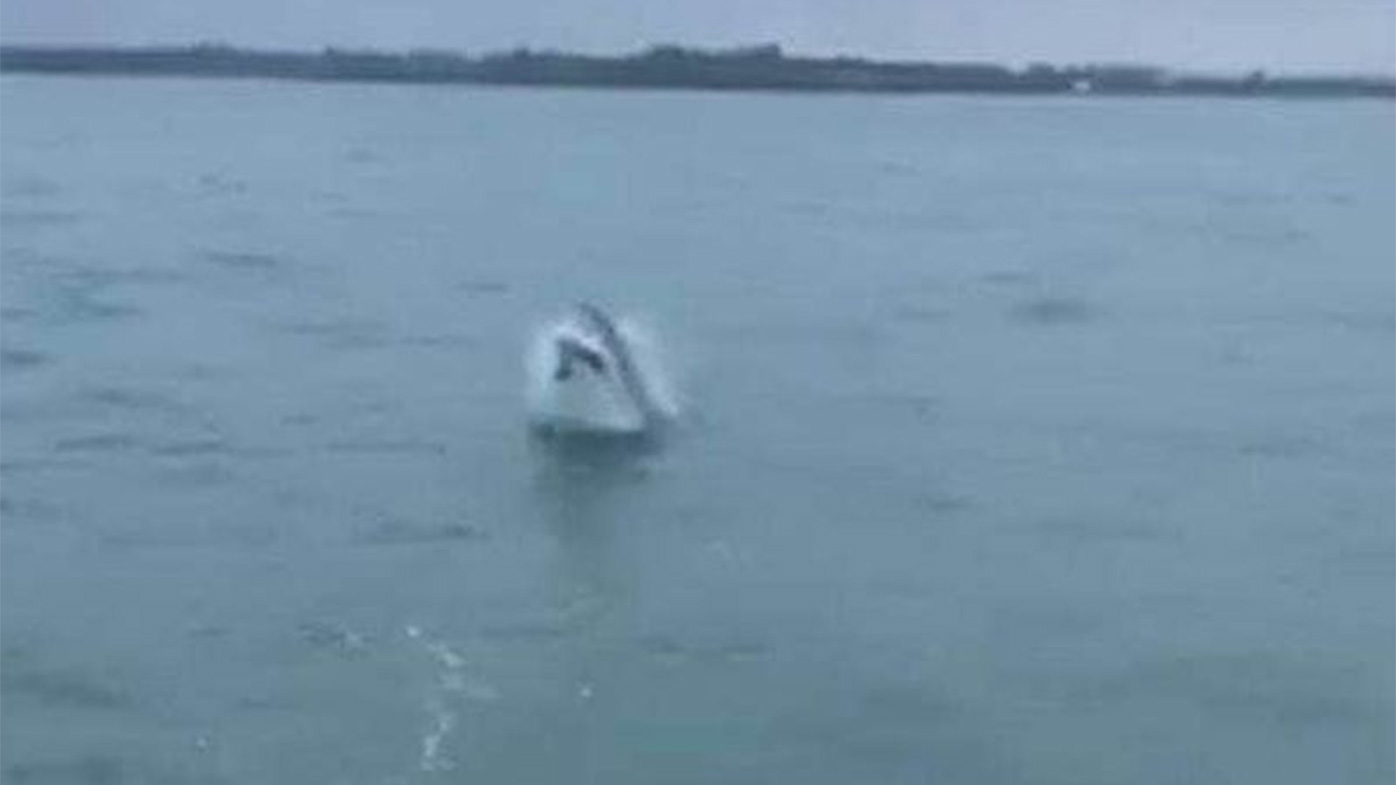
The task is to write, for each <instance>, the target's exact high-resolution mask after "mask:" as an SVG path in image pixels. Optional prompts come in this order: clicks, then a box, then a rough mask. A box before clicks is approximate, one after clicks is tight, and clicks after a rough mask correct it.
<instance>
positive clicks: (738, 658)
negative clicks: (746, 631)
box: [637, 633, 770, 664]
mask: <svg viewBox="0 0 1396 785" xmlns="http://www.w3.org/2000/svg"><path fill="white" fill-rule="evenodd" d="M637 643H638V644H639V647H640V650H641V651H643V652H645V653H646V654H648V655H650V656H652V657H655V658H657V659H660V660H664V661H669V662H678V661H687V662H702V663H709V664H729V663H739V662H749V661H751V660H756V659H760V658H762V657H765V656H766V655H768V654H769V653H770V649H769V648H768V647H767V646H766V645H765V644H762V643H759V642H757V641H751V640H741V639H736V640H723V641H717V642H711V643H695V642H684V641H682V640H680V639H679V638H677V637H675V636H673V635H669V634H665V633H655V634H650V635H645V636H642V637H640V638H639V639H638V641H637Z"/></svg>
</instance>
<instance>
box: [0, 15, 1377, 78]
mask: <svg viewBox="0 0 1396 785" xmlns="http://www.w3.org/2000/svg"><path fill="white" fill-rule="evenodd" d="M0 39H3V40H4V41H5V42H6V43H129V44H142V43H182V42H192V41H199V40H210V41H214V40H216V41H225V42H228V43H232V44H237V45H244V46H264V47H291V48H319V47H321V46H325V45H336V46H377V47H383V48H393V49H398V48H410V47H440V48H450V49H462V50H466V51H471V52H479V51H483V50H491V51H492V50H498V49H504V48H510V47H513V46H518V45H527V46H531V47H535V48H559V49H571V50H580V51H590V52H620V51H628V50H632V49H636V48H639V47H641V46H644V45H647V44H650V43H656V42H677V43H685V44H694V45H709V46H721V45H730V44H743V43H758V42H767V41H773V42H779V43H781V44H782V45H784V46H785V47H786V49H787V50H789V51H793V52H800V53H812V54H827V53H836V52H844V53H850V54H865V55H870V56H876V57H906V58H928V59H975V60H996V61H1001V62H1009V63H1023V62H1027V61H1032V60H1043V61H1048V62H1054V63H1073V62H1077V63H1079V62H1087V61H1091V62H1099V61H1132V62H1150V63H1158V64H1162V65H1172V66H1183V67H1189V66H1191V67H1198V68H1228V69H1229V68H1238V67H1247V66H1258V67H1264V68H1270V69H1277V70H1312V69H1322V70H1363V71H1379V72H1383V73H1389V72H1391V71H1396V0H861V2H859V1H857V0H682V2H678V1H675V0H669V1H668V2H665V1H664V0H586V1H585V2H583V0H0Z"/></svg>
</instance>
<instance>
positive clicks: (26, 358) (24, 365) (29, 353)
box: [0, 347, 48, 370]
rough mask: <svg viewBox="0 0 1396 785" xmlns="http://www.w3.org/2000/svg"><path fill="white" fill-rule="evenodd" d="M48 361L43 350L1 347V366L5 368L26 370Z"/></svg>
mask: <svg viewBox="0 0 1396 785" xmlns="http://www.w3.org/2000/svg"><path fill="white" fill-rule="evenodd" d="M47 362H48V356H47V355H45V354H44V353H43V352H36V351H33V350H30V349H15V348H11V347H5V348H2V349H0V366H3V367H5V368H10V369H13V370H25V369H28V368H37V367H39V366H40V365H43V364H45V363H47Z"/></svg>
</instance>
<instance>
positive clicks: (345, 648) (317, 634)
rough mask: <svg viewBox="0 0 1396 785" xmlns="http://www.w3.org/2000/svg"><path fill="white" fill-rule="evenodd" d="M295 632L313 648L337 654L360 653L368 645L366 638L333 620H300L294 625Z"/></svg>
mask: <svg viewBox="0 0 1396 785" xmlns="http://www.w3.org/2000/svg"><path fill="white" fill-rule="evenodd" d="M296 633H297V634H298V635H299V636H300V638H301V640H303V641H305V642H306V643H308V644H310V645H311V646H313V647H314V648H317V649H323V650H327V651H332V652H335V653H339V654H360V653H362V652H363V651H364V649H365V648H367V646H368V639H367V638H365V637H364V636H362V635H360V634H358V633H356V632H354V631H353V630H351V629H349V628H347V627H345V626H343V625H340V624H335V623H333V622H324V621H306V622H301V623H300V624H298V625H296Z"/></svg>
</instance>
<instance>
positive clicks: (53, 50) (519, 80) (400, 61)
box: [0, 44, 1396, 99]
mask: <svg viewBox="0 0 1396 785" xmlns="http://www.w3.org/2000/svg"><path fill="white" fill-rule="evenodd" d="M0 73H41V74H67V75H115V76H187V77H206V78H229V77H243V78H248V77H251V78H272V79H290V80H303V81H317V82H380V83H403V84H474V85H498V86H538V87H575V88H661V89H692V90H727V91H782V92H805V93H815V92H823V93H898V94H928V93H971V94H1008V95H1107V96H1108V95H1127V96H1214V97H1235V98H1384V99H1391V98H1396V78H1393V77H1382V76H1291V75H1286V76H1270V75H1267V74H1265V73H1264V72H1261V71H1254V72H1251V73H1249V74H1247V75H1244V76H1224V75H1207V74H1191V73H1179V72H1173V71H1168V70H1166V69H1162V68H1154V67H1148V66H1115V65H1085V66H1053V65H1047V64H1036V65H1032V66H1029V67H1027V68H1022V69H1012V68H1008V67H1006V66H1002V65H995V64H991V63H938V62H888V61H876V60H867V59H862V58H853V57H836V58H813V57H794V56H787V55H786V54H785V53H784V52H783V51H782V50H781V49H780V47H779V46H776V45H766V46H757V47H749V48H742V49H728V50H716V51H714V50H702V49H690V48H682V47H677V46H656V47H652V48H650V49H647V50H645V51H644V52H641V53H638V54H632V55H623V56H615V57H601V56H593V55H578V54H568V53H560V52H538V51H530V50H527V49H518V50H514V51H511V52H507V53H501V54H489V55H483V56H478V57H471V56H467V55H464V54H460V53H456V52H445V51H437V50H429V51H428V50H415V51H411V52H405V53H394V52H380V51H363V50H353V51H350V50H341V49H325V50H323V51H320V52H295V51H268V50H254V49H240V48H233V47H229V46H223V45H210V44H201V45H195V46H186V47H58V46H0Z"/></svg>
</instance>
